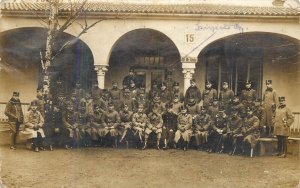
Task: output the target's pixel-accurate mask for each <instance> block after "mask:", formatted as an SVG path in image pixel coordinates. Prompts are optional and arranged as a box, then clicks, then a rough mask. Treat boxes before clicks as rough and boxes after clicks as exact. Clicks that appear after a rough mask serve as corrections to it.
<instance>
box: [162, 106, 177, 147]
mask: <svg viewBox="0 0 300 188" xmlns="http://www.w3.org/2000/svg"><path fill="white" fill-rule="evenodd" d="M172 106H173V105H172V104H167V106H166V108H167V109H169V110H167V111H166V112H164V113H163V114H162V119H163V131H162V139H163V140H164V144H165V147H164V148H167V146H168V145H169V144H170V143H172V142H173V141H174V136H175V132H176V131H177V118H178V115H177V114H176V113H174V112H173V111H172Z"/></svg>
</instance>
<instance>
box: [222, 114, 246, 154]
mask: <svg viewBox="0 0 300 188" xmlns="http://www.w3.org/2000/svg"><path fill="white" fill-rule="evenodd" d="M238 112H239V111H238V109H232V110H231V115H230V117H229V119H228V131H227V142H226V143H227V147H226V148H228V149H229V154H231V155H234V153H235V151H236V149H240V146H241V143H242V139H243V135H242V134H241V133H242V132H241V131H242V126H243V120H242V118H241V117H239V115H238Z"/></svg>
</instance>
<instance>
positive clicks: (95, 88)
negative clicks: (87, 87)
mask: <svg viewBox="0 0 300 188" xmlns="http://www.w3.org/2000/svg"><path fill="white" fill-rule="evenodd" d="M91 95H92V99H93V100H95V99H99V98H100V96H101V89H100V88H99V87H98V83H97V82H94V83H93V87H92V90H91Z"/></svg>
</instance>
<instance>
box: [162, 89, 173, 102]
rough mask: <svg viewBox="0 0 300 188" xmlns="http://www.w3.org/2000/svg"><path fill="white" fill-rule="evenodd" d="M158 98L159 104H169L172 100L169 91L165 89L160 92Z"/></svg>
mask: <svg viewBox="0 0 300 188" xmlns="http://www.w3.org/2000/svg"><path fill="white" fill-rule="evenodd" d="M159 96H160V100H161V102H163V103H167V102H170V101H171V99H172V95H171V93H170V91H169V90H167V89H165V90H160V92H159Z"/></svg>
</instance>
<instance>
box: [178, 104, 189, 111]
mask: <svg viewBox="0 0 300 188" xmlns="http://www.w3.org/2000/svg"><path fill="white" fill-rule="evenodd" d="M179 110H187V108H186V107H185V106H184V105H181V106H180V107H179Z"/></svg>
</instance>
